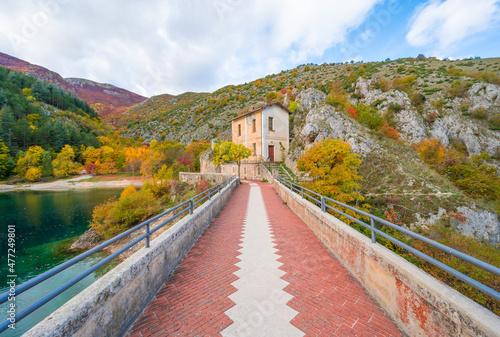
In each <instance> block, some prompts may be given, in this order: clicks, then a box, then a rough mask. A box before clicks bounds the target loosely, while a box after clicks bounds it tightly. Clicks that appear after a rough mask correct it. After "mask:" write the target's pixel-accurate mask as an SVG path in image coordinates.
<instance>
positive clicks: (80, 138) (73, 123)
mask: <svg viewBox="0 0 500 337" xmlns="http://www.w3.org/2000/svg"><path fill="white" fill-rule="evenodd" d="M109 133H110V128H109V127H108V126H106V125H105V124H104V123H103V122H102V120H101V119H100V118H99V117H98V116H97V114H96V113H95V111H94V110H93V109H92V108H90V107H89V105H88V104H87V103H85V102H83V101H81V100H80V99H78V98H77V97H75V96H73V95H70V94H66V93H65V92H64V90H62V89H59V88H58V87H56V86H54V85H52V84H49V83H47V82H44V81H41V80H38V79H35V78H33V77H30V76H26V75H24V74H21V73H18V72H15V71H13V70H9V69H6V68H3V67H0V148H1V150H0V178H5V177H7V176H9V175H11V174H14V173H18V174H19V175H20V176H25V175H26V173H27V171H28V170H29V168H30V167H39V168H40V170H39V171H40V172H36V174H35V175H34V176H38V175H40V176H41V175H42V166H43V165H42V161H43V159H42V157H44V156H45V157H44V158H46V159H45V161H46V163H51V161H52V160H53V159H55V157H56V153H59V152H61V150H62V149H63V148H64V147H65V146H69V147H70V148H71V149H74V150H72V152H73V154H72V155H71V156H72V157H73V159H74V156H75V151H77V150H79V149H84V148H87V147H99V146H100V145H101V141H100V140H99V139H100V137H103V136H106V135H108V134H109ZM44 152H45V154H44ZM66 153H67V151H66ZM27 154H28V159H29V160H28V159H26V158H25V157H26V156H27ZM31 155H33V156H31ZM30 156H31V157H30ZM21 158H25V160H24V161H23V160H21V163H22V165H24V166H25V167H24V168H22V169H21V170H20V171H19V170H17V171H16V164H18V163H19V159H21ZM30 161H33V163H30ZM35 162H39V164H37V163H35ZM22 165H21V166H22ZM75 168H76V166H75ZM73 171H74V169H73ZM31 173H35V172H31ZM45 173H46V175H52V174H53V169H52V168H50V169H49V168H47V170H46V172H45ZM44 175H45V174H44ZM34 176H33V175H31V176H30V177H34ZM37 178H38V177H37ZM30 180H34V179H30Z"/></svg>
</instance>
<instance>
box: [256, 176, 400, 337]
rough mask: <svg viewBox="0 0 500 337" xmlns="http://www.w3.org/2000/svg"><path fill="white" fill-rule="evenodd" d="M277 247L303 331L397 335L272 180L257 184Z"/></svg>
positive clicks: (342, 334) (298, 322) (330, 333)
mask: <svg viewBox="0 0 500 337" xmlns="http://www.w3.org/2000/svg"><path fill="white" fill-rule="evenodd" d="M261 190H262V195H263V197H264V202H265V204H266V208H267V210H268V212H267V215H268V217H269V220H270V221H271V223H272V227H273V231H274V236H275V238H276V240H275V242H276V248H278V253H277V254H278V255H281V258H280V259H279V260H278V261H280V262H282V263H283V266H281V267H280V269H282V270H283V271H285V272H286V274H285V275H284V276H283V277H282V279H283V280H285V281H287V282H289V283H290V285H289V286H287V287H286V288H285V291H286V292H288V293H289V294H291V295H293V296H294V298H293V299H292V300H291V301H290V302H288V305H289V306H290V307H292V308H293V309H295V310H297V311H298V312H299V314H298V315H297V316H295V318H294V319H293V320H292V324H293V325H295V326H296V327H297V328H299V329H300V330H302V331H303V332H304V333H305V334H306V336H400V335H401V333H400V332H399V329H398V328H397V327H396V325H395V324H394V323H393V322H392V321H391V319H390V318H388V317H387V316H386V315H385V314H384V312H383V311H382V309H380V307H378V306H377V304H376V303H374V301H373V300H372V299H371V298H370V296H369V295H368V294H367V293H366V291H365V290H364V289H363V288H362V287H361V285H360V284H359V283H358V282H357V280H356V279H355V278H354V277H353V276H352V275H351V274H350V273H349V272H348V271H347V270H346V269H345V268H344V267H343V266H342V265H341V264H340V263H339V262H338V260H337V259H336V258H335V257H333V256H332V254H331V253H330V252H329V251H328V249H327V248H326V247H325V246H324V245H323V244H322V243H321V241H320V240H319V239H318V238H317V237H316V236H315V235H314V233H313V232H312V231H311V230H310V229H309V228H308V227H307V226H306V225H305V224H304V223H303V222H302V221H301V220H300V219H299V218H298V217H297V216H296V215H295V213H293V212H292V211H291V210H290V208H288V207H287V206H286V205H284V204H283V202H282V200H281V199H280V197H279V196H278V194H277V193H276V191H275V190H274V188H273V186H272V185H271V184H262V185H261Z"/></svg>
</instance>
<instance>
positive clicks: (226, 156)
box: [212, 142, 252, 176]
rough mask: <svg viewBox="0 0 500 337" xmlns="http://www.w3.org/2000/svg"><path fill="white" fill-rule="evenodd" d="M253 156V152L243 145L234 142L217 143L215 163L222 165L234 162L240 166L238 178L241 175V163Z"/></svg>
mask: <svg viewBox="0 0 500 337" xmlns="http://www.w3.org/2000/svg"><path fill="white" fill-rule="evenodd" d="M251 155H252V151H251V150H250V149H249V148H247V147H245V145H243V144H235V143H233V142H222V143H217V144H215V146H214V154H213V160H212V161H213V163H214V165H216V166H217V165H220V164H222V163H229V162H234V163H236V165H238V176H241V175H240V168H241V161H242V160H243V159H246V158H248V157H250V156H251Z"/></svg>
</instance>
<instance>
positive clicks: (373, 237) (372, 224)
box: [370, 218, 377, 243]
mask: <svg viewBox="0 0 500 337" xmlns="http://www.w3.org/2000/svg"><path fill="white" fill-rule="evenodd" d="M370 225H371V227H372V242H373V243H377V234H376V233H375V220H373V218H370Z"/></svg>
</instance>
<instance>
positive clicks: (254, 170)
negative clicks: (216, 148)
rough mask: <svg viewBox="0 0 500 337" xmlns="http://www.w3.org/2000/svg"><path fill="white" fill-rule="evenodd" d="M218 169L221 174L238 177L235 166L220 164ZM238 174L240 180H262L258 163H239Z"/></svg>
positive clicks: (236, 166)
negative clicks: (239, 174) (239, 173)
mask: <svg viewBox="0 0 500 337" xmlns="http://www.w3.org/2000/svg"><path fill="white" fill-rule="evenodd" d="M220 168H221V173H222V174H229V175H233V174H234V175H238V165H236V164H222V165H221V166H220ZM240 172H241V178H242V179H256V180H261V179H262V169H261V167H260V163H241V168H240Z"/></svg>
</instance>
